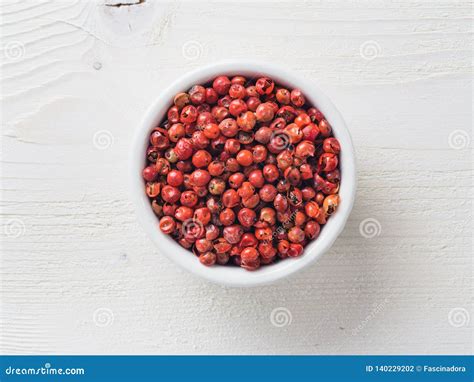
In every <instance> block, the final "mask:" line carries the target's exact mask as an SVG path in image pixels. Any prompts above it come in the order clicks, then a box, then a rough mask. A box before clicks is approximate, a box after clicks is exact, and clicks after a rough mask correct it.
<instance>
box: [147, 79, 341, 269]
mask: <svg viewBox="0 0 474 382" xmlns="http://www.w3.org/2000/svg"><path fill="white" fill-rule="evenodd" d="M340 150H341V148H340V145H339V142H338V140H337V139H336V138H334V137H333V136H332V130H331V126H330V124H329V123H328V121H327V120H326V119H325V118H324V115H323V114H322V113H321V112H320V111H319V110H318V109H317V108H315V107H314V106H312V105H310V104H309V103H308V102H307V101H306V99H305V96H304V95H303V94H302V92H301V91H300V90H299V89H286V88H285V87H281V86H279V85H278V84H275V83H274V81H273V80H272V79H271V78H268V77H260V78H256V79H250V78H245V77H243V76H235V77H232V78H229V77H227V76H219V77H217V78H215V79H214V81H213V82H212V83H209V84H205V85H195V86H193V87H192V88H191V89H189V91H188V92H186V93H184V92H183V93H178V94H176V96H175V97H174V100H173V105H172V106H171V107H170V108H169V109H168V112H167V116H166V118H165V119H164V120H163V121H162V123H161V124H160V126H159V127H156V128H155V129H154V130H153V131H152V132H151V134H150V145H149V147H148V149H147V152H146V167H145V168H144V170H143V178H144V180H145V181H146V194H147V195H148V197H149V199H150V202H151V207H152V209H153V211H154V213H155V214H156V216H157V217H158V218H159V227H160V229H161V230H162V231H163V232H164V233H165V234H168V235H170V236H171V237H172V238H173V239H174V240H176V241H177V242H178V243H179V244H180V245H181V246H183V247H184V248H187V249H189V250H190V251H192V252H193V253H194V254H195V255H196V256H198V257H199V261H200V262H201V263H202V264H204V265H207V266H211V265H214V264H220V265H227V264H230V265H237V266H240V267H243V268H245V269H247V270H255V269H257V268H259V267H260V266H262V265H266V264H271V263H273V262H276V261H279V260H281V259H285V258H288V257H297V256H300V255H301V254H302V253H303V249H304V247H305V246H306V245H307V244H308V243H309V242H310V241H311V240H314V239H316V238H317V237H318V235H319V233H320V230H321V226H322V225H324V224H325V223H326V220H327V219H328V218H329V217H330V215H332V214H333V213H334V212H335V211H336V209H337V207H338V204H339V196H338V191H339V183H340V179H341V176H340V171H339V168H338V166H339V161H338V156H339V153H340Z"/></svg>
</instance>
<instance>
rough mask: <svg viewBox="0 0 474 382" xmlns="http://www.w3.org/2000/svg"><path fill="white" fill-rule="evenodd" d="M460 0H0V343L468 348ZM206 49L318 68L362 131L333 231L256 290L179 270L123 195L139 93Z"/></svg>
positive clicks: (466, 126) (254, 350) (468, 83)
mask: <svg viewBox="0 0 474 382" xmlns="http://www.w3.org/2000/svg"><path fill="white" fill-rule="evenodd" d="M134 3H139V4H134ZM114 5H121V6H114ZM472 5H473V4H472V2H471V1H448V0H446V1H435V0H432V1H428V0H418V1H408V0H406V1H405V0H392V1H390V0H373V1H369V0H367V1H342V0H341V1H299V2H298V1H296V2H295V1H277V2H269V1H252V2H250V1H246V2H244V3H243V5H242V2H228V1H214V2H207V1H172V2H171V1H170V2H166V1H152V0H146V1H142V2H138V1H131V0H130V1H125V0H123V1H120V2H119V1H115V0H107V1H94V2H93V1H80V0H75V1H58V0H49V1H48V0H46V1H40V0H24V1H6V2H2V3H1V4H0V12H1V26H0V28H1V29H0V35H1V46H0V47H1V49H2V61H1V65H0V70H1V74H0V84H1V99H2V109H1V112H2V118H1V122H2V134H1V139H2V141H1V158H0V159H1V172H2V183H1V196H2V198H1V217H2V220H1V224H2V231H1V235H2V236H1V243H2V247H1V250H2V251H1V252H2V258H1V278H2V284H1V301H2V309H1V312H0V322H1V337H0V338H1V344H0V349H1V352H2V353H9V354H37V353H38V354H41V353H64V354H97V353H112V354H145V353H146V354H179V353H193V354H194V353H196V354H201V353H213V354H214V353H215V354H222V353H250V354H265V353H270V354H274V353H275V354H281V353H289V354H300V353H305V354H306V353H308V354H313V353H315V354H351V353H356V354H403V353H405V354H421V353H432V354H447V353H454V354H461V353H471V352H472V335H471V333H472V321H473V320H474V318H473V317H472V276H473V273H472V271H473V268H472V265H473V263H472V255H473V246H472V245H473V242H472V240H473V220H472V200H473V181H472V180H473V177H472V163H473V157H472V138H473V132H472V21H473V17H472ZM222 58H255V59H261V60H267V61H271V62H276V63H279V64H281V65H284V66H287V67H288V68H291V69H293V70H295V71H297V72H299V73H301V74H302V75H304V76H306V77H307V78H308V79H312V80H314V81H316V82H317V83H318V84H319V85H320V86H321V88H322V89H323V90H324V91H325V92H326V93H327V94H328V95H329V96H330V97H331V98H332V100H333V101H334V102H335V104H336V105H337V106H338V108H339V109H340V111H341V113H342V114H343V115H344V117H345V119H346V121H347V123H348V126H349V128H350V130H351V133H352V136H353V139H354V143H355V146H356V150H357V160H358V171H359V185H358V195H357V201H356V204H355V207H354V211H353V213H352V215H351V217H350V219H349V222H348V224H347V227H346V229H345V230H344V232H343V234H342V235H341V236H340V238H339V239H338V240H337V242H336V244H335V245H334V246H333V248H332V249H331V250H330V251H329V252H328V253H327V254H326V255H325V256H323V257H322V258H321V260H320V261H319V262H318V263H317V264H315V265H314V266H312V267H310V268H308V269H306V270H305V271H303V272H301V273H300V274H298V275H296V276H295V277H292V278H290V279H288V280H284V281H282V282H280V283H278V284H276V285H272V286H266V287H262V288H258V289H234V288H224V287H220V286H217V285H211V284H208V283H206V282H204V281H201V280H199V279H196V278H195V277H193V276H191V275H189V274H188V273H185V272H183V271H181V270H180V269H177V267H176V266H174V264H172V263H170V262H169V261H168V260H167V259H166V258H165V257H164V256H161V255H160V254H159V253H157V251H156V249H155V248H154V246H153V245H152V243H151V241H150V240H148V239H147V238H146V237H145V235H144V233H143V231H142V229H141V228H140V226H139V225H138V223H137V222H136V218H135V214H134V210H133V206H132V205H131V203H130V201H129V194H128V188H127V165H128V163H127V156H128V154H129V147H130V141H131V138H132V136H133V133H134V129H135V126H136V124H137V123H138V121H139V120H140V118H141V116H142V114H143V112H144V110H145V109H146V108H147V107H148V105H149V104H150V102H151V101H152V100H153V98H154V97H156V95H157V94H159V92H160V90H161V89H163V88H164V87H165V86H167V85H168V84H170V83H171V82H172V81H173V79H175V78H176V77H178V76H180V75H182V74H183V73H186V72H187V71H189V70H191V69H192V68H195V67H199V66H200V65H202V64H206V63H210V62H214V61H216V60H219V59H222ZM367 219H375V222H374V224H375V225H376V232H375V233H376V235H375V236H374V237H370V236H372V233H373V232H371V231H370V225H369V226H367V224H369V223H370V222H372V220H367ZM377 224H378V226H377ZM364 228H367V231H364ZM361 232H362V233H363V234H364V235H365V236H369V237H364V235H363V234H362V233H361ZM277 308H285V309H286V310H281V312H283V313H282V315H283V316H284V315H285V314H286V315H287V316H286V317H283V316H280V318H282V317H283V318H288V319H289V318H290V315H291V323H290V322H289V320H288V321H287V323H288V324H287V325H286V326H282V327H278V326H275V325H273V324H272V322H271V317H272V312H274V313H275V312H278V311H275V309H277ZM288 312H289V313H288ZM282 323H283V324H284V323H285V322H284V321H283V322H282Z"/></svg>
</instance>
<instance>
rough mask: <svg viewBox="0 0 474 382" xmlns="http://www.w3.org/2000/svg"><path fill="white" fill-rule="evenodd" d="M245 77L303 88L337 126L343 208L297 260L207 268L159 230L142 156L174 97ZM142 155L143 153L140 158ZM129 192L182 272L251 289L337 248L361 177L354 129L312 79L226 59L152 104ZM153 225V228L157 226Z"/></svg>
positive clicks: (140, 129)
mask: <svg viewBox="0 0 474 382" xmlns="http://www.w3.org/2000/svg"><path fill="white" fill-rule="evenodd" d="M237 74H240V75H244V76H247V77H248V76H251V77H252V78H255V77H258V76H259V75H268V76H270V77H272V78H273V79H274V80H275V82H276V83H279V84H282V85H284V86H288V87H290V88H299V89H301V90H302V92H303V94H305V97H306V99H307V100H308V101H310V102H311V103H312V104H313V105H314V106H316V107H317V108H318V109H320V110H321V111H322V113H323V114H324V115H325V117H326V119H327V120H328V121H329V123H330V124H331V126H332V128H333V134H334V136H335V137H337V139H338V140H339V142H340V144H341V148H342V149H341V154H340V169H341V184H340V189H339V196H340V197H341V204H340V206H339V208H338V210H337V212H336V213H335V214H334V215H333V216H331V218H330V219H328V222H327V223H326V224H325V226H324V227H323V229H322V230H321V234H320V235H319V237H318V238H317V239H315V240H313V241H311V242H310V243H308V245H307V246H306V247H305V252H304V254H303V255H302V256H300V257H298V258H292V259H285V260H284V261H280V262H278V263H276V264H272V265H270V266H265V267H261V268H259V269H258V270H256V271H253V272H249V271H247V270H245V269H243V268H239V267H225V266H214V267H206V266H203V265H202V264H201V263H200V262H199V261H198V260H197V258H196V256H195V255H194V254H193V253H192V252H191V251H189V250H187V249H185V248H183V247H181V246H180V245H179V244H178V243H177V242H175V241H174V240H173V239H171V238H170V237H169V236H168V235H165V234H163V233H162V232H161V231H160V229H159V228H158V218H157V217H156V216H155V214H154V213H153V211H152V209H151V204H150V202H149V200H148V197H147V196H146V194H145V183H144V181H143V178H142V176H141V172H142V170H143V167H144V164H145V157H144V155H143V153H144V152H145V150H146V148H147V147H148V139H149V133H150V131H151V130H152V129H153V128H154V127H156V126H157V124H158V123H159V122H160V121H161V120H162V118H163V116H164V114H165V113H166V111H167V109H168V108H169V107H170V106H171V104H172V100H173V96H174V95H175V94H176V93H178V92H181V91H185V90H187V89H189V88H190V87H191V86H192V85H194V84H203V83H206V82H208V81H209V80H211V79H213V78H215V77H216V76H218V75H228V76H232V75H237ZM138 153H142V154H141V155H138ZM129 163H130V166H129V167H130V193H131V199H132V200H133V204H134V206H135V211H136V214H137V217H138V221H139V222H140V224H141V226H142V227H143V229H144V230H145V231H146V232H147V234H148V236H149V237H150V239H151V240H152V241H153V242H154V244H155V245H156V247H157V248H158V250H159V252H160V253H163V254H164V255H165V256H166V257H168V258H169V259H170V260H171V261H172V262H174V263H176V264H178V265H179V266H180V267H181V268H183V269H186V270H187V271H189V272H191V273H193V274H195V275H198V276H200V277H202V278H204V279H206V280H209V281H211V282H214V283H218V284H221V285H226V286H233V287H249V286H257V285H264V284H270V283H273V282H275V281H277V280H279V279H282V278H286V277H288V276H290V275H292V274H294V273H296V272H298V271H300V270H301V269H303V268H305V267H306V266H308V265H309V264H311V263H313V262H314V261H315V260H316V259H318V258H319V257H321V256H322V254H324V253H325V252H326V251H327V250H329V248H330V247H331V246H332V245H333V244H334V242H335V240H336V239H337V237H338V236H339V235H340V233H341V232H342V230H343V229H344V226H345V224H346V222H347V219H348V218H349V215H350V213H351V210H352V207H353V205H354V200H355V194H356V186H357V175H356V160H355V151H354V146H353V143H352V138H351V136H350V133H349V130H348V129H347V126H346V124H345V122H344V119H343V117H342V115H341V114H340V112H339V110H338V109H337V108H336V106H335V105H334V104H333V103H332V101H331V100H330V99H329V98H328V97H327V96H326V94H325V93H324V92H323V91H321V90H320V89H319V87H318V86H317V85H316V84H315V83H314V82H313V81H312V80H310V79H307V78H304V77H302V76H300V75H299V74H295V73H293V72H292V71H289V70H288V69H286V68H283V67H280V66H277V65H275V64H273V63H267V62H263V61H249V60H225V61H220V62H217V63H213V64H208V65H205V66H202V67H200V68H197V69H194V70H192V71H190V72H188V73H186V74H184V75H182V76H180V77H179V78H178V79H176V80H175V81H173V82H172V83H171V84H170V85H169V86H168V87H167V88H166V89H164V90H163V91H162V92H160V94H159V95H158V96H157V97H156V98H155V99H154V100H153V102H152V103H151V105H150V106H149V107H148V109H147V111H146V112H145V114H144V116H143V118H142V120H141V121H140V123H139V124H138V126H137V128H136V131H135V132H134V139H133V141H132V145H131V151H130V159H129ZM153 223H154V224H153Z"/></svg>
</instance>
